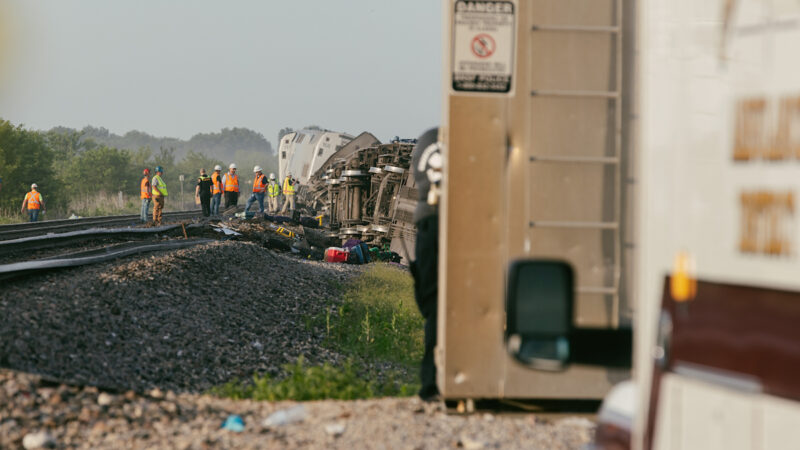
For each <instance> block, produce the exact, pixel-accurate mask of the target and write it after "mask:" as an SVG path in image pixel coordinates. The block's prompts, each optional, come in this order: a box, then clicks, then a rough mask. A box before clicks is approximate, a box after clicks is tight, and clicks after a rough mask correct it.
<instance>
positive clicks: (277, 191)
mask: <svg viewBox="0 0 800 450" xmlns="http://www.w3.org/2000/svg"><path fill="white" fill-rule="evenodd" d="M267 192H269V196H270V197H277V196H279V195H281V185H280V184H278V183H270V184H269V186H267Z"/></svg>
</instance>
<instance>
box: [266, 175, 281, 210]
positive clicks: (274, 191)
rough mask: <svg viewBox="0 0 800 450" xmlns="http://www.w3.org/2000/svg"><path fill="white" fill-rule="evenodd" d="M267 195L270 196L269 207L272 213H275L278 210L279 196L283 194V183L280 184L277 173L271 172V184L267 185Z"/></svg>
mask: <svg viewBox="0 0 800 450" xmlns="http://www.w3.org/2000/svg"><path fill="white" fill-rule="evenodd" d="M267 195H268V196H269V197H268V199H267V201H268V205H267V209H268V210H269V213H270V214H275V213H277V212H278V196H280V195H281V185H280V184H278V181H277V180H275V174H274V173H270V174H269V185H267Z"/></svg>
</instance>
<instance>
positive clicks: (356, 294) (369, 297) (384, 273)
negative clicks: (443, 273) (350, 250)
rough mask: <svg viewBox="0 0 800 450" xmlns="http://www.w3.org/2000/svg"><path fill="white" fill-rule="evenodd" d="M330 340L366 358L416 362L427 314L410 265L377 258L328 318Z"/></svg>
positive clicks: (338, 347) (349, 352)
mask: <svg viewBox="0 0 800 450" xmlns="http://www.w3.org/2000/svg"><path fill="white" fill-rule="evenodd" d="M324 320H325V331H326V336H327V343H328V345H330V346H331V347H332V348H334V349H337V350H339V351H342V352H344V353H346V354H352V355H354V356H358V357H361V358H365V359H367V358H368V359H371V360H385V361H392V362H397V363H401V364H404V365H409V366H411V365H415V364H417V363H419V361H420V360H421V359H422V352H423V339H424V335H423V323H424V322H423V319H422V316H420V314H419V311H418V310H417V305H416V303H414V281H413V279H412V278H411V276H410V275H409V273H408V272H406V271H405V270H401V269H398V268H396V267H393V266H391V265H389V264H372V265H370V266H369V269H367V271H365V272H364V273H363V274H361V275H360V276H359V277H358V278H357V279H356V280H354V281H353V282H352V284H350V285H349V286H347V287H346V288H345V290H344V293H343V301H342V303H341V304H340V305H338V308H336V310H335V311H334V305H331V306H330V307H329V309H328V313H327V314H326V316H325V318H324Z"/></svg>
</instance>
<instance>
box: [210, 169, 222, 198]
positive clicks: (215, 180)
mask: <svg viewBox="0 0 800 450" xmlns="http://www.w3.org/2000/svg"><path fill="white" fill-rule="evenodd" d="M220 180H221V175H220V174H219V173H217V172H214V173H213V174H211V195H217V194H219V193H220V192H222V181H220Z"/></svg>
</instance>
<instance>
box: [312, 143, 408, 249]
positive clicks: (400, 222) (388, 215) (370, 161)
mask: <svg viewBox="0 0 800 450" xmlns="http://www.w3.org/2000/svg"><path fill="white" fill-rule="evenodd" d="M366 134H368V133H366ZM369 136H372V135H369ZM373 138H374V136H373ZM358 142H359V139H358V138H357V139H355V140H353V141H352V142H351V143H350V144H348V145H346V146H345V147H343V148H342V149H341V150H340V151H338V152H337V153H335V154H334V155H332V156H331V158H330V159H329V160H328V161H327V162H326V164H325V165H324V166H323V167H321V168H320V170H318V171H317V172H316V173H314V175H313V176H312V177H311V178H310V179H309V181H308V184H307V185H306V186H305V188H306V189H303V190H302V191H301V193H300V195H301V197H300V200H301V201H302V202H303V203H305V204H306V205H307V206H310V207H311V208H312V209H314V210H316V211H318V212H323V213H325V215H326V216H327V217H328V220H329V228H330V236H331V237H337V238H339V239H341V240H342V241H343V242H344V241H346V240H348V239H353V238H355V239H360V240H362V241H364V242H366V243H368V244H370V245H377V246H388V247H389V249H390V250H391V251H394V252H397V253H398V254H399V255H400V256H401V257H402V258H403V260H404V261H403V262H405V263H408V261H410V260H412V259H414V255H413V249H414V241H415V227H414V210H415V209H416V206H417V189H416V187H415V182H414V176H413V174H412V171H411V170H409V167H410V163H411V152H412V150H413V149H414V143H415V142H414V141H412V140H398V141H395V142H392V143H389V144H380V143H379V142H377V139H375V140H374V142H372V143H371V145H369V146H366V147H360V146H359V144H358ZM361 142H362V144H363V141H361ZM351 144H352V145H351Z"/></svg>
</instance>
